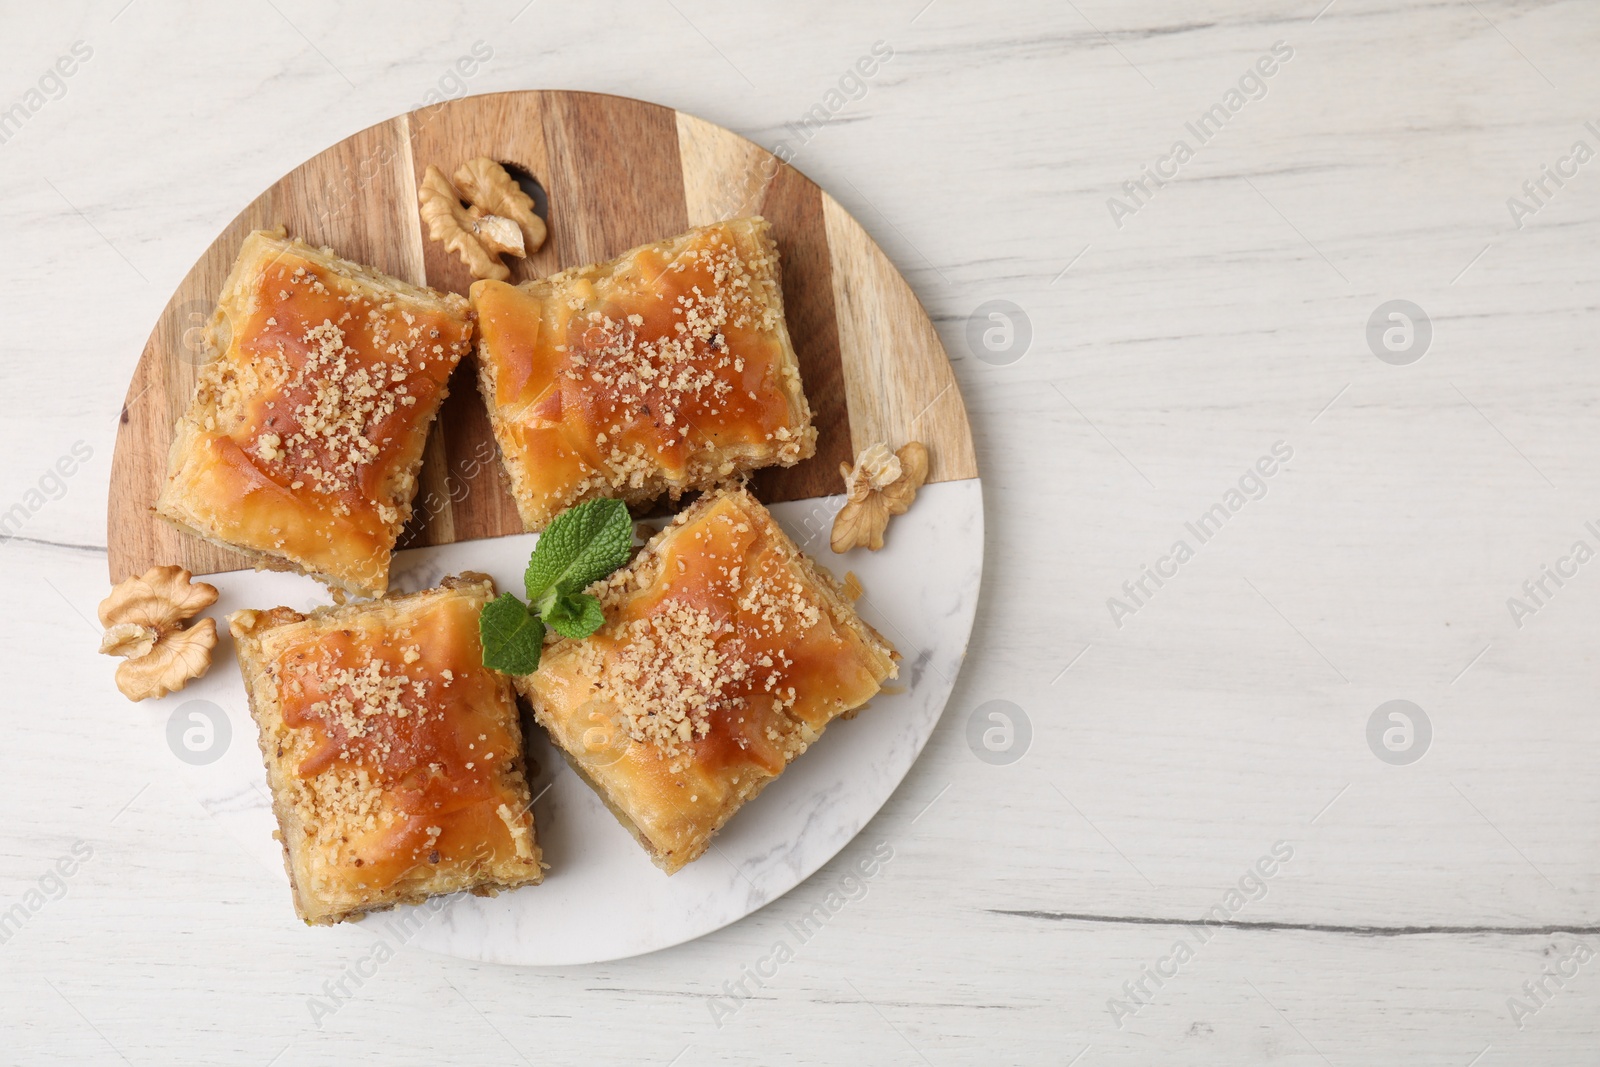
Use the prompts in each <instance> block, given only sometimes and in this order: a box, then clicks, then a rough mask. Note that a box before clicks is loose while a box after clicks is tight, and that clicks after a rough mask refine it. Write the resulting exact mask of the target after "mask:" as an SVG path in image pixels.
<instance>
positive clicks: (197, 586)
mask: <svg viewBox="0 0 1600 1067" xmlns="http://www.w3.org/2000/svg"><path fill="white" fill-rule="evenodd" d="M193 578H194V576H193V575H192V574H190V573H189V572H188V571H186V570H184V569H183V568H182V567H151V568H150V569H149V570H147V571H145V572H144V574H142V575H140V576H138V577H136V578H128V579H127V580H125V581H123V582H121V583H119V584H118V585H117V586H116V587H115V588H114V589H112V590H111V595H110V596H108V597H106V598H105V599H104V600H102V601H101V602H100V623H101V625H103V626H104V627H105V628H106V632H105V636H104V637H102V638H101V640H100V651H101V652H102V653H104V654H105V655H108V656H121V657H123V658H124V659H125V660H126V661H127V662H125V663H123V664H122V665H121V666H120V667H118V668H117V689H118V690H120V691H121V692H122V695H123V696H125V697H127V698H128V699H129V700H145V699H147V698H149V697H162V696H166V695H167V694H168V693H171V692H174V691H176V690H179V689H182V688H183V687H184V686H185V685H187V684H188V683H189V681H190V680H191V679H193V678H198V677H200V676H201V675H203V674H205V673H206V671H207V670H209V669H210V667H211V650H212V649H213V648H215V647H216V644H217V623H216V620H215V619H201V620H200V621H199V622H198V623H196V624H195V625H193V626H190V627H188V628H185V627H184V625H183V624H184V623H185V622H187V621H188V620H189V619H191V618H193V617H194V616H195V615H196V614H198V613H199V612H201V611H204V610H205V609H206V608H208V607H210V606H211V605H212V604H214V603H216V601H217V589H216V586H213V585H208V584H206V583H205V582H195V581H194V580H193Z"/></svg>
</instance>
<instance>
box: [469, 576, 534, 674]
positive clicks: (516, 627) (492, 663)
mask: <svg viewBox="0 0 1600 1067" xmlns="http://www.w3.org/2000/svg"><path fill="white" fill-rule="evenodd" d="M478 635H479V637H481V638H482V640H483V665H484V666H485V667H488V668H489V669H490V670H495V671H503V672H505V673H506V674H532V673H533V672H534V671H535V670H536V669H538V666H539V653H540V652H541V651H542V650H543V649H544V623H543V622H541V621H539V617H538V616H537V615H534V614H533V613H532V612H530V611H529V610H528V609H527V606H526V605H524V604H523V603H522V601H520V600H518V599H517V598H516V597H515V596H514V595H513V594H511V593H501V594H500V596H498V597H497V598H495V599H494V600H491V601H490V602H489V603H487V604H485V605H484V606H483V611H482V612H480V613H479V614H478Z"/></svg>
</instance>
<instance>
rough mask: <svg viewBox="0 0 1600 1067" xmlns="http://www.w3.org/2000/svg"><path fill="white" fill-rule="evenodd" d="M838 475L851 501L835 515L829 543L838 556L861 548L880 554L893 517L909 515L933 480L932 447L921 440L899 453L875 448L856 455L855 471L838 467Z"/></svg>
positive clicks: (907, 445)
mask: <svg viewBox="0 0 1600 1067" xmlns="http://www.w3.org/2000/svg"><path fill="white" fill-rule="evenodd" d="M839 473H840V474H842V475H844V485H845V494H846V497H847V499H846V500H845V503H844V507H842V508H840V509H839V514H838V515H836V516H834V519H833V534H832V536H831V537H830V538H829V544H830V545H831V546H832V548H833V550H834V551H835V552H848V551H850V550H851V549H852V548H857V547H859V546H861V545H865V546H866V547H867V548H869V549H871V550H872V551H874V552H876V551H877V550H878V549H880V548H882V547H883V534H884V531H885V530H887V529H888V528H889V518H890V516H892V515H901V514H904V513H905V511H906V509H907V508H909V507H910V506H911V502H912V501H913V500H915V499H916V496H917V490H918V489H920V488H922V483H923V482H925V481H927V480H928V449H927V446H926V445H924V444H922V443H921V442H920V441H910V442H907V443H906V444H905V445H903V446H902V447H901V448H900V450H899V451H898V452H890V451H889V446H888V445H884V444H876V445H872V446H871V447H869V448H867V449H865V450H864V451H862V453H861V454H860V455H859V456H857V457H856V465H855V466H854V467H849V466H846V465H845V464H843V463H841V464H839Z"/></svg>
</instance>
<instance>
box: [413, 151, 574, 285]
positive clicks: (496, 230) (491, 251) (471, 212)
mask: <svg viewBox="0 0 1600 1067" xmlns="http://www.w3.org/2000/svg"><path fill="white" fill-rule="evenodd" d="M417 203H418V205H419V207H420V211H421V215H422V221H423V222H425V223H427V225H428V238H429V239H430V240H434V241H438V242H440V243H441V244H443V245H444V247H445V250H446V251H448V252H454V253H455V254H456V255H457V256H459V257H460V258H461V262H462V263H463V264H465V265H466V268H467V270H469V271H471V273H472V276H473V277H474V278H493V279H495V280H496V281H505V280H506V279H507V278H509V277H510V276H511V271H510V269H509V268H507V267H506V265H505V263H503V262H502V261H501V260H500V257H501V256H502V255H512V256H516V257H517V258H519V259H521V258H523V257H524V256H528V255H531V254H533V253H534V252H537V251H538V250H539V249H540V247H541V246H543V244H544V240H545V236H546V232H547V231H546V229H545V224H544V220H543V219H541V218H540V217H539V216H538V215H537V214H535V213H534V210H533V199H532V198H531V197H529V196H528V194H527V193H524V192H523V191H522V189H521V187H519V186H518V185H517V183H516V180H515V179H514V178H512V177H511V175H510V174H509V173H507V171H506V169H505V168H504V167H502V166H501V165H500V164H498V163H496V162H495V161H494V160H492V159H489V158H488V157H487V156H479V157H477V158H476V159H470V160H468V161H467V162H466V163H464V164H462V165H461V168H460V169H459V170H457V171H456V176H455V184H451V181H450V179H449V178H447V177H445V174H444V171H442V170H440V169H439V168H438V167H436V166H434V165H433V164H431V163H430V164H429V165H428V169H427V171H426V172H424V174H423V178H422V184H421V185H420V186H419V187H418V189H417Z"/></svg>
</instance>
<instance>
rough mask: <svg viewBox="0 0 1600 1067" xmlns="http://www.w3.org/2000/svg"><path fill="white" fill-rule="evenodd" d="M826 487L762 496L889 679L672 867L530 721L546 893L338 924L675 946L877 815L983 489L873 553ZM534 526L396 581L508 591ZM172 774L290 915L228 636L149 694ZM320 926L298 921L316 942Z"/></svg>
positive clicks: (937, 704) (966, 559)
mask: <svg viewBox="0 0 1600 1067" xmlns="http://www.w3.org/2000/svg"><path fill="white" fill-rule="evenodd" d="M842 502H843V498H841V497H823V498H818V499H813V500H797V501H790V502H787V503H781V504H777V505H774V506H773V509H772V510H773V513H774V514H775V515H776V516H777V519H778V521H779V522H780V523H781V524H782V525H783V527H784V529H785V530H787V531H788V532H789V534H790V536H792V537H793V538H794V539H795V541H796V543H797V544H799V545H800V547H801V549H802V550H804V551H805V552H806V553H807V554H808V555H810V556H812V557H813V558H815V559H818V560H820V561H821V562H822V563H823V564H824V565H825V566H828V567H829V568H830V569H832V570H833V571H834V573H835V574H838V575H840V576H842V575H843V574H844V572H845V571H846V570H851V571H854V572H855V574H856V575H857V576H858V577H859V578H860V580H861V584H862V587H863V589H864V590H865V592H864V594H863V596H862V598H861V600H860V601H859V602H858V604H857V606H858V608H859V609H860V611H861V613H862V616H863V617H864V618H866V619H867V620H868V621H869V622H871V623H872V624H873V625H874V626H876V627H877V628H878V629H879V630H880V631H881V632H882V633H883V634H884V635H885V636H887V637H888V638H889V639H890V640H891V641H893V642H894V644H895V646H896V647H897V648H899V650H900V653H901V656H902V657H903V661H902V663H901V666H900V678H899V679H898V681H897V683H895V684H894V685H893V686H892V691H891V692H888V693H885V694H882V695H880V696H879V697H877V698H876V699H875V700H873V701H872V703H871V704H870V705H869V706H868V707H867V708H866V709H864V710H863V711H862V712H861V714H860V715H858V716H857V717H856V718H855V719H851V720H847V721H840V722H836V723H834V724H833V725H832V726H830V727H829V728H828V730H827V732H826V733H824V734H823V736H822V739H821V740H820V741H818V742H817V743H816V744H815V745H813V746H812V747H811V749H810V750H809V751H807V752H806V753H805V755H803V756H801V757H800V758H799V759H797V760H796V761H795V762H794V763H793V764H791V765H790V767H789V769H788V770H786V771H785V772H784V773H783V775H782V776H781V777H779V779H778V780H777V781H776V782H774V783H773V784H772V785H771V786H769V787H768V788H767V789H766V790H765V791H763V792H762V794H761V795H760V796H759V797H757V798H756V799H755V800H753V801H752V802H750V803H749V804H747V805H746V806H745V807H744V809H743V810H741V811H740V812H739V813H738V814H737V815H736V816H735V817H734V818H733V819H732V820H731V821H730V822H729V823H728V825H727V827H726V828H725V829H724V830H723V831H722V833H720V834H718V835H717V837H716V839H715V841H714V847H713V848H712V849H711V850H710V851H708V852H707V853H706V854H705V855H704V856H703V857H701V858H700V859H699V860H697V861H695V862H694V863H692V864H690V865H689V866H688V867H686V868H685V869H684V870H682V871H681V872H679V873H678V874H675V875H673V876H671V877H670V878H669V877H668V876H667V875H665V874H663V873H662V872H661V871H660V870H658V869H657V868H656V867H655V866H654V865H653V864H652V863H651V862H650V860H649V859H648V858H647V857H646V856H645V853H644V850H643V849H641V848H640V847H639V846H638V845H637V844H636V843H635V842H634V840H633V838H632V837H630V836H629V834H628V832H627V831H626V830H624V829H623V828H622V826H621V825H620V824H619V823H618V822H617V820H616V819H615V818H614V817H613V816H612V815H611V813H610V812H609V811H607V810H606V808H605V806H604V805H602V804H601V803H600V800H599V798H598V797H597V796H596V795H595V794H594V792H593V791H592V790H590V789H589V787H588V786H587V785H585V784H584V783H583V782H582V781H580V780H579V779H578V777H577V776H576V775H575V774H573V772H572V770H571V769H570V768H569V767H567V765H566V763H565V761H564V760H563V759H562V758H561V757H560V755H559V754H558V753H556V752H555V751H554V750H553V749H552V748H551V747H550V745H549V743H548V741H547V740H546V739H545V737H544V734H543V732H542V731H540V730H538V729H537V728H535V729H533V730H530V731H529V748H528V759H529V773H530V777H531V780H532V788H533V791H534V793H535V795H536V796H537V797H538V799H537V800H536V801H535V803H534V820H535V825H536V827H537V830H538V834H539V839H540V844H541V846H542V847H543V849H544V855H545V860H546V862H548V863H549V864H550V869H549V871H548V872H547V873H546V877H545V881H544V883H543V884H542V885H538V886H530V887H527V888H524V889H519V890H514V891H512V892H509V893H502V894H501V895H500V896H498V897H492V898H485V897H474V896H471V895H469V894H458V895H456V896H454V897H449V898H444V903H443V905H442V906H440V905H439V904H437V903H433V904H429V905H422V906H419V907H412V908H400V909H396V911H394V912H392V913H387V914H381V915H375V916H371V917H369V918H368V919H366V920H365V921H364V922H362V923H361V924H360V925H359V926H357V927H354V928H352V927H348V926H347V927H336V928H334V931H335V933H334V936H344V935H340V934H338V933H337V931H340V930H345V931H349V930H354V931H355V932H357V933H359V934H360V935H362V936H363V937H365V938H370V937H371V936H372V935H373V934H376V935H377V936H379V937H381V938H383V939H384V940H386V941H388V942H390V943H391V945H392V946H396V947H397V946H398V945H399V944H411V945H417V946H421V947H424V948H428V949H431V950H433V951H437V952H442V953H446V954H449V955H452V956H460V957H464V958H468V959H475V960H486V961H492V962H496V963H517V964H539V965H551V964H573V963H593V962H600V961H604V960H611V959H619V958H621V957H625V956H633V955H638V954H640V953H645V952H652V951H654V950H656V949H662V948H667V947H668V946H671V945H676V944H679V943H681V942H683V941H688V940H690V939H692V938H695V937H699V936H700V935H702V934H706V933H709V932H711V931H712V930H716V929H718V928H720V927H722V926H726V925H727V924H728V923H731V922H735V921H737V920H738V919H741V918H743V917H744V916H746V915H749V914H750V913H751V912H753V911H755V910H756V909H758V908H760V907H762V906H764V905H766V904H768V903H770V902H772V901H773V900H776V899H777V898H778V897H780V896H782V895H783V894H785V893H787V892H788V891H789V890H791V889H793V888H794V887H795V886H796V885H798V884H800V883H801V882H802V881H804V880H805V879H806V878H808V877H810V876H811V875H812V874H813V873H815V872H816V870H817V869H818V868H820V867H821V866H822V865H823V864H824V863H826V862H827V861H828V860H829V859H831V858H832V857H833V856H834V855H835V854H836V853H837V852H838V851H839V850H840V849H841V848H843V847H844V846H845V845H846V844H847V843H848V842H849V841H850V840H851V838H853V837H854V836H855V835H856V834H857V833H859V832H860V831H861V828H862V827H863V826H865V825H866V824H867V822H868V821H869V820H870V819H871V818H872V817H873V815H875V814H876V813H877V811H878V809H879V808H880V807H882V806H883V803H884V802H885V801H886V800H887V799H888V798H889V794H890V793H892V792H893V791H894V789H895V787H896V786H897V785H899V783H900V780H901V779H902V778H903V777H904V776H905V774H906V772H907V771H908V770H909V769H910V768H911V764H912V763H913V762H914V761H915V760H916V758H917V755H918V753H920V752H921V751H922V746H923V745H924V744H926V743H927V740H928V737H929V735H930V734H931V733H932V732H933V728H934V725H935V724H936V723H937V722H938V720H939V715H940V713H941V712H942V711H943V709H944V705H945V701H946V700H947V699H949V696H950V690H951V687H952V686H953V684H954V682H955V677H956V673H957V671H959V670H960V668H961V661H962V658H963V656H964V655H965V653H966V646H967V637H968V635H969V633H970V632H971V629H972V619H973V613H974V611H975V610H976V608H977V600H978V586H979V579H980V576H981V570H982V564H983V499H982V490H981V488H980V484H979V482H978V480H977V479H975V478H970V479H963V480H960V481H951V482H941V483H937V484H934V485H929V486H925V487H924V488H923V490H922V491H921V493H919V494H918V497H917V501H916V503H915V504H914V505H913V506H912V508H911V510H910V511H908V512H907V513H906V514H904V515H902V516H900V517H898V518H897V519H895V520H894V522H893V524H892V525H891V527H890V530H889V543H888V545H887V546H886V547H885V548H884V550H883V551H881V552H877V553H872V552H867V551H865V550H861V549H858V550H856V551H854V552H851V553H848V554H847V555H843V556H835V555H834V554H833V553H832V552H831V550H830V549H829V548H828V544H827V533H828V529H829V527H830V526H831V525H832V522H833V516H834V513H835V512H836V511H837V510H838V508H839V506H840V504H841V503H842ZM536 541H537V536H536V535H534V534H519V535H514V536H510V537H500V538H493V539H489V540H483V541H472V542H465V543H458V544H451V545H441V546H438V547H434V548H420V549H412V550H409V551H405V552H401V553H399V554H398V556H397V558H396V560H395V564H394V570H393V574H394V587H395V588H396V589H397V590H398V591H402V592H410V591H413V590H416V589H424V588H427V587H429V586H432V585H435V584H437V583H438V580H439V579H440V578H442V577H443V576H445V575H446V574H452V573H455V572H456V571H460V570H480V571H484V572H486V573H488V574H491V575H493V577H494V579H495V581H496V582H497V583H498V584H499V585H500V587H501V588H502V589H516V588H518V587H519V585H520V582H521V575H522V570H523V568H524V567H525V566H526V564H527V559H528V554H529V552H531V551H532V548H533V545H534V543H535V542H536ZM206 580H207V581H210V582H211V583H213V584H214V585H216V586H217V588H218V590H219V591H220V593H221V596H220V599H219V600H218V602H217V605H216V607H215V608H214V609H213V611H212V612H211V614H214V615H216V616H217V617H218V618H221V617H222V616H223V615H225V614H226V613H227V612H230V611H234V610H237V609H239V608H243V607H261V606H263V605H271V604H287V605H289V606H291V607H294V608H297V609H300V610H309V609H311V608H313V607H318V606H321V605H323V604H326V603H328V597H327V594H326V592H325V591H324V590H323V589H322V587H321V586H320V585H318V584H317V583H316V582H313V581H311V580H310V579H308V578H302V577H299V576H297V575H290V574H283V573H279V572H254V571H236V572H231V573H226V574H218V575H212V576H209V577H208V578H207V579H206ZM140 706H141V707H142V708H145V709H147V713H148V714H149V715H150V718H151V726H152V727H153V728H155V729H157V730H160V731H162V732H164V734H165V736H166V739H167V743H168V745H169V746H170V747H171V748H172V750H173V753H174V755H176V756H177V757H178V759H179V761H180V763H181V777H182V778H183V779H184V781H186V782H187V783H188V784H189V785H190V787H191V788H192V789H193V790H194V792H195V794H196V796H197V797H198V798H199V800H200V802H201V804H203V805H204V806H205V808H206V810H207V811H209V812H210V813H211V814H212V816H214V817H215V818H216V819H217V820H218V822H219V823H221V824H222V825H223V826H224V827H226V828H227V830H228V832H229V833H230V834H231V835H232V836H233V837H234V838H235V839H237V840H238V842H239V844H240V845H241V846H242V847H243V848H244V850H245V851H246V852H248V853H249V854H250V855H251V856H253V857H255V858H256V859H257V860H258V861H259V862H260V866H261V877H262V878H263V879H264V880H269V881H272V882H274V883H276V884H278V885H279V886H280V887H281V892H282V908H283V910H282V914H283V915H284V916H285V917H288V916H292V914H293V911H292V905H291V903H290V899H289V884H288V877H287V875H285V873H284V870H283V862H282V852H281V849H280V848H279V845H278V843H277V842H276V841H275V840H273V837H272V833H273V830H274V829H276V824H275V822H274V820H273V817H272V811H271V806H270V803H269V799H268V795H267V790H266V776H265V774H264V772H263V770H262V763H261V755H260V751H259V749H258V748H257V745H256V730H255V724H254V723H253V722H252V721H251V718H250V712H249V709H248V706H247V704H246V701H245V693H244V685H243V682H242V681H241V680H240V677H239V672H238V669H237V665H236V662H235V659H234V656H233V649H232V642H231V640H230V639H228V638H226V637H224V639H223V641H222V644H221V645H220V646H219V648H218V651H217V656H216V659H215V662H214V664H213V668H212V670H211V672H210V673H209V674H208V675H207V676H206V677H205V678H202V679H200V680H199V681H197V682H194V683H192V684H191V685H190V686H189V687H188V688H186V689H185V690H184V691H183V692H181V693H175V694H173V695H172V696H169V697H166V698H164V699H162V700H159V701H149V702H146V703H145V704H143V705H140ZM322 933H323V931H321V930H318V931H315V932H314V936H320V935H321V934H322Z"/></svg>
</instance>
